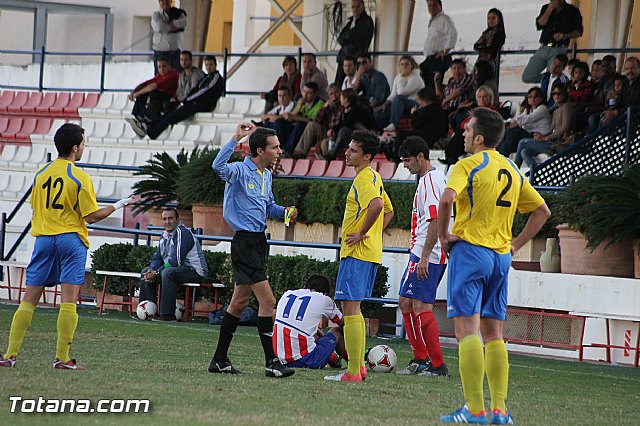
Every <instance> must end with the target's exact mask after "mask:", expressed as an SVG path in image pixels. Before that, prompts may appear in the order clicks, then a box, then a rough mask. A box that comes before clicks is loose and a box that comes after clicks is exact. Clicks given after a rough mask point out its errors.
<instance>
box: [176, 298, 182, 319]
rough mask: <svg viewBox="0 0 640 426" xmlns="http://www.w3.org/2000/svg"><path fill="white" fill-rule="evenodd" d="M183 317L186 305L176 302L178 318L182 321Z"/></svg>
mask: <svg viewBox="0 0 640 426" xmlns="http://www.w3.org/2000/svg"><path fill="white" fill-rule="evenodd" d="M182 318H184V305H183V304H182V303H180V302H176V320H178V321H182Z"/></svg>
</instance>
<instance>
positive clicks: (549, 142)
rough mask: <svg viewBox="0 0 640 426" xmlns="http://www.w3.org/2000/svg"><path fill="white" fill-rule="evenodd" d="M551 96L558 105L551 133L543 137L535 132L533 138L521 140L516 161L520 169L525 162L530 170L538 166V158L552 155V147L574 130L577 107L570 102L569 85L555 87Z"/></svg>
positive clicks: (560, 84)
mask: <svg viewBox="0 0 640 426" xmlns="http://www.w3.org/2000/svg"><path fill="white" fill-rule="evenodd" d="M551 96H553V99H554V101H555V105H556V106H555V109H554V110H553V116H552V118H551V133H549V134H548V135H542V134H540V133H537V132H534V133H533V138H524V139H520V142H519V143H518V149H517V151H516V159H515V163H516V165H517V166H518V167H520V166H522V162H523V161H524V162H525V163H527V165H528V166H529V168H531V167H533V166H534V165H536V164H537V161H536V156H537V155H538V154H543V153H550V152H551V147H552V146H553V145H555V144H557V143H558V142H560V141H561V140H562V138H563V137H564V135H565V134H566V133H567V132H569V131H570V130H571V128H572V125H573V121H574V119H573V117H574V111H575V106H574V104H573V103H571V102H568V91H567V85H566V84H563V83H559V84H556V85H554V86H553V91H552V92H551Z"/></svg>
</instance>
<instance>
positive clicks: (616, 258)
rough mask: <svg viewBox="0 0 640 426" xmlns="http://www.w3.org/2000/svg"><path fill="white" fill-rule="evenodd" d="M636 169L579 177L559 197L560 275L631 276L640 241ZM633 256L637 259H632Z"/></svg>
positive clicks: (638, 171)
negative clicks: (636, 246)
mask: <svg viewBox="0 0 640 426" xmlns="http://www.w3.org/2000/svg"><path fill="white" fill-rule="evenodd" d="M638 206H640V166H632V167H630V168H628V169H626V170H625V172H624V174H623V175H622V176H584V177H582V178H580V179H579V180H577V181H576V182H574V183H572V184H571V185H569V187H568V188H567V190H566V191H565V192H564V193H563V194H562V197H561V202H560V206H559V209H558V213H559V216H560V219H562V220H563V221H564V222H566V223H565V224H563V225H560V226H559V227H558V229H559V230H560V247H561V264H562V272H568V273H577V274H589V275H608V276H616V277H631V276H633V275H634V272H633V248H632V244H631V242H632V241H634V240H637V239H639V238H640V220H639V219H638ZM636 257H637V256H636Z"/></svg>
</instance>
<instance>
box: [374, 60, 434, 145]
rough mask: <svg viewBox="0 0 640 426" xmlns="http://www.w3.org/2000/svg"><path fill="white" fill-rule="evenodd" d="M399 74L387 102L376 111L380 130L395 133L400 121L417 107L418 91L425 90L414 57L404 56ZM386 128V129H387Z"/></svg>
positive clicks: (399, 64)
mask: <svg viewBox="0 0 640 426" xmlns="http://www.w3.org/2000/svg"><path fill="white" fill-rule="evenodd" d="M398 68H399V72H398V75H396V77H395V78H394V79H393V88H392V89H391V94H390V95H389V97H388V98H387V100H386V101H385V102H384V103H383V104H382V105H380V106H379V107H378V108H376V110H375V111H374V118H375V120H376V124H377V125H378V128H380V129H383V130H384V131H385V132H395V131H396V127H397V126H398V123H399V121H400V119H401V118H402V117H404V116H408V115H409V114H410V113H411V108H413V107H414V106H415V105H416V100H417V96H418V90H420V89H422V88H424V82H423V81H422V78H420V70H419V69H418V64H417V63H416V61H415V60H414V59H413V57H412V56H409V55H404V56H401V57H400V61H399V62H398ZM385 126H386V127H385Z"/></svg>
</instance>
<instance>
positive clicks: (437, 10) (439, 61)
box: [420, 0, 458, 93]
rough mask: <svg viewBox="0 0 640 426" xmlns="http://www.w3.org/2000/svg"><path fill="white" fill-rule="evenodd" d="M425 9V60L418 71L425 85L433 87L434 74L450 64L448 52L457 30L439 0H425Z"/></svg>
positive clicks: (446, 68)
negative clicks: (426, 15)
mask: <svg viewBox="0 0 640 426" xmlns="http://www.w3.org/2000/svg"><path fill="white" fill-rule="evenodd" d="M427 9H428V11H429V15H431V19H430V20H429V25H428V27H427V39H426V40H425V42H424V56H425V60H424V62H422V63H421V64H420V72H421V74H422V80H424V84H425V86H427V87H434V79H433V76H434V74H436V73H440V75H444V73H445V71H447V70H448V69H449V67H450V66H451V54H450V52H451V51H452V50H453V48H454V47H455V45H456V40H457V39H458V31H457V30H456V26H455V25H454V23H453V20H452V19H451V18H450V17H449V15H447V14H445V13H444V12H443V11H442V1H441V0H427ZM436 93H437V91H436Z"/></svg>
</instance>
